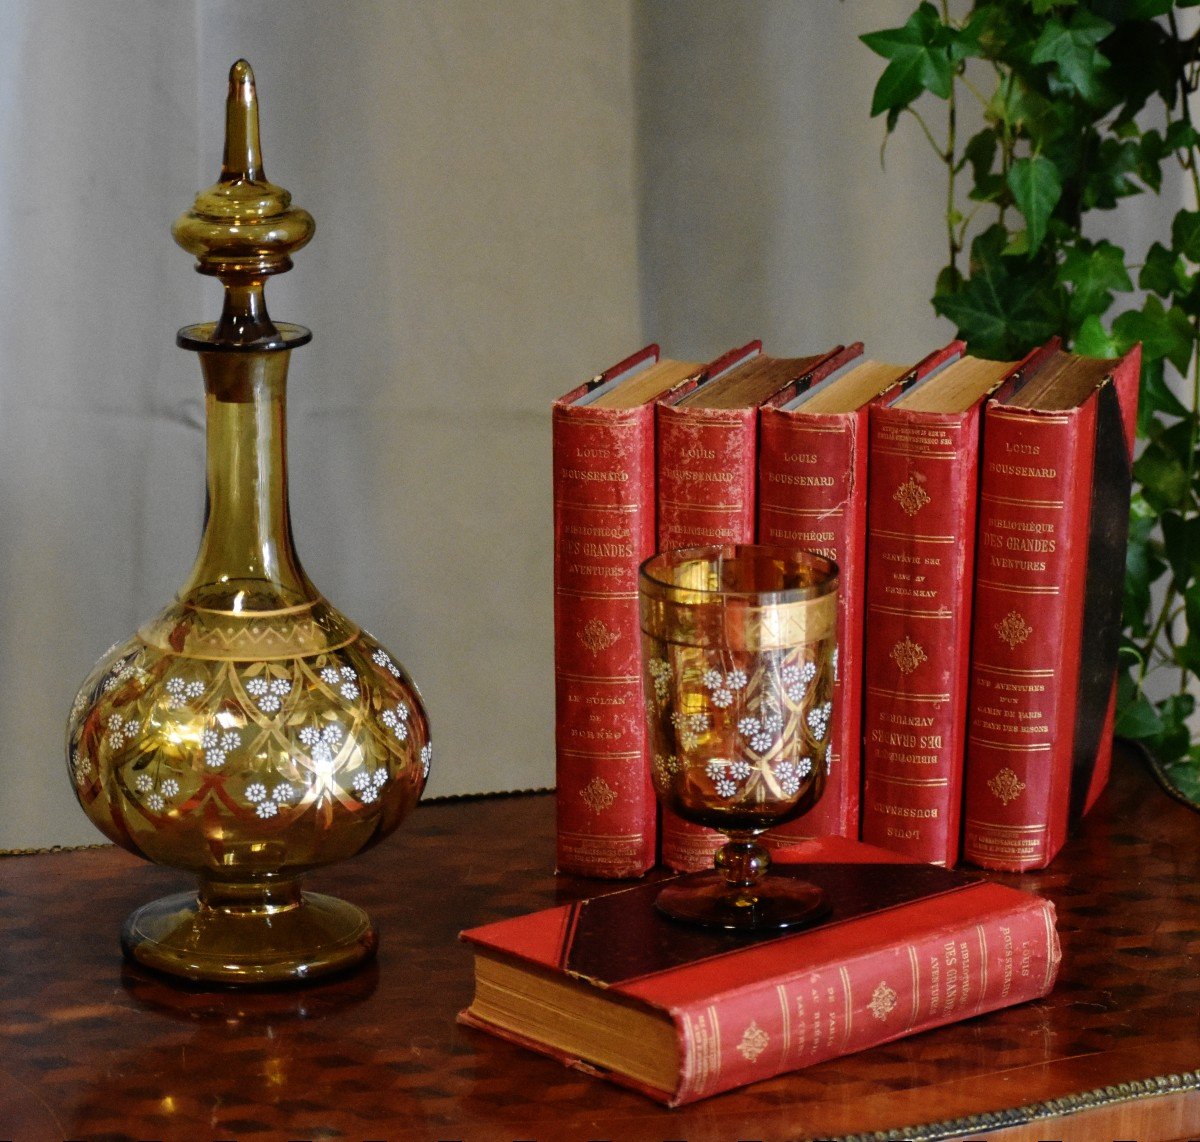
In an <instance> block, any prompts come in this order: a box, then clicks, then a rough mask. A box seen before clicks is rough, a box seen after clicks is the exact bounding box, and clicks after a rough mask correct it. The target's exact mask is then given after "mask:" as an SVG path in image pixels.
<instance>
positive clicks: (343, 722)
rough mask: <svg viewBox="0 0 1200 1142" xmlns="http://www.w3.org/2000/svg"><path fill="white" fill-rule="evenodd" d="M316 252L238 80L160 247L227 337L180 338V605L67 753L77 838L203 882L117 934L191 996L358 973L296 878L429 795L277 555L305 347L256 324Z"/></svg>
mask: <svg viewBox="0 0 1200 1142" xmlns="http://www.w3.org/2000/svg"><path fill="white" fill-rule="evenodd" d="M312 233H313V221H312V218H311V217H310V216H309V215H308V214H307V213H306V212H305V211H303V210H299V209H298V208H296V207H293V206H292V205H291V196H290V195H289V194H288V193H287V191H285V190H283V189H281V188H280V187H277V186H275V185H274V184H272V183H270V182H268V181H267V179H266V175H265V173H264V172H263V169H262V158H261V154H260V151H259V141H258V107H257V100H256V95H255V89H254V77H253V74H252V73H251V71H250V68H249V66H248V65H247V64H246V63H245V62H244V61H239V62H238V63H236V64H235V65H234V67H233V69H232V71H231V73H230V80H229V96H228V101H227V104H226V142H225V159H224V163H223V166H222V170H221V178H220V181H219V182H218V183H217V184H216V185H215V186H213V187H211V188H209V189H208V190H206V191H202V192H201V193H200V194H199V195H198V196H197V198H196V204H195V207H194V208H193V209H192V210H191V211H190V212H188V213H187V214H185V215H184V216H183V217H181V218H180V219H179V220H178V222H176V224H175V227H174V234H175V238H176V241H177V242H179V244H180V245H181V246H183V247H184V248H185V249H186V250H188V251H189V252H190V253H192V254H193V255H195V257H196V259H197V269H198V270H199V271H200V272H201V273H205V274H211V275H213V276H216V277H218V278H220V280H221V281H222V283H223V285H224V287H225V302H224V309H223V312H222V314H221V317H220V319H219V320H218V321H216V322H212V323H208V324H203V325H195V326H189V327H187V328H185V329H182V330H180V332H179V336H178V343H179V344H180V345H181V346H183V347H184V348H186V349H190V350H193V351H195V352H197V353H198V354H199V356H200V365H201V369H202V371H203V374H204V387H205V394H206V412H207V491H208V497H207V511H206V519H205V525H204V533H203V538H202V540H201V543H200V552H199V555H198V557H197V559H196V565H195V567H194V568H193V570H192V573H191V576H190V578H189V579H188V582H187V584H186V585H185V586H184V588H183V590H182V591H181V592H180V594H179V597H178V598H177V599H176V601H175V602H174V603H172V604H171V605H170V606H169V607H167V608H166V609H165V610H164V611H162V613H160V614H159V615H158V616H157V617H155V618H154V619H152V620H151V621H150V622H148V623H146V625H145V626H143V627H142V629H141V630H139V631H138V632H137V634H135V635H134V636H133V637H132V638H130V639H129V640H127V641H126V642H122V643H119V644H118V645H117V646H115V647H113V648H112V649H111V650H110V651H109V652H108V653H107V654H105V655H104V657H103V658H101V660H100V661H99V662H98V663H97V664H96V666H95V667H94V669H93V670H92V672H91V674H90V675H89V676H88V678H87V680H86V681H85V682H84V684H83V687H82V688H81V689H80V691H79V695H78V697H77V698H76V700H75V704H74V706H73V708H72V710H71V716H70V720H69V724H68V733H67V755H68V765H69V767H70V772H71V777H72V780H73V781H74V784H75V789H76V792H77V794H78V797H79V801H80V804H81V805H82V806H83V808H84V810H85V812H86V813H87V814H88V816H89V817H90V818H91V819H92V821H94V822H95V824H96V825H97V826H98V827H99V828H100V829H101V830H102V831H103V832H104V833H105V834H106V835H107V836H109V837H110V838H112V840H114V841H115V842H116V843H117V844H119V845H122V846H123V847H125V848H127V849H129V850H130V851H131V852H134V853H137V854H138V855H139V856H143V857H145V858H146V859H147V860H151V861H155V862H157V863H159V864H165V865H172V866H174V867H177V868H182V869H187V870H188V871H190V872H194V873H195V874H196V875H197V876H198V878H199V889H198V891H197V892H188V893H182V894H179V895H176V896H170V897H166V898H164V899H162V900H157V901H154V902H153V903H150V904H147V905H145V906H144V907H142V908H140V909H138V910H137V911H136V912H134V913H133V915H131V916H130V917H129V918H128V920H127V921H126V923H125V926H124V930H123V933H122V946H123V948H124V950H125V953H126V954H127V955H128V956H129V957H130V958H132V959H133V960H136V961H138V962H140V963H143V964H146V965H148V966H150V967H153V968H156V969H158V970H160V971H164V972H168V973H171V974H175V975H179V976H184V977H186V978H188V979H192V980H198V981H210V982H218V983H235V984H245V983H279V982H287V981H300V980H305V979H311V978H314V977H317V976H320V975H324V974H327V973H329V972H333V971H339V970H344V969H347V968H349V967H351V966H353V965H354V964H357V963H360V962H361V961H362V960H364V959H366V958H367V957H369V956H370V955H371V954H372V953H373V952H374V950H375V943H376V934H375V929H374V927H373V925H372V923H371V921H370V920H369V918H368V917H367V915H366V914H365V913H364V912H363V911H362V910H361V909H359V908H357V907H355V906H354V905H352V904H349V903H347V902H345V901H342V900H338V899H336V898H334V897H329V896H323V895H318V894H316V893H309V892H305V891H302V890H301V883H300V882H301V876H302V874H303V873H304V872H305V871H307V870H309V869H312V868H315V867H317V866H320V865H325V864H329V863H331V862H334V861H339V860H342V859H344V858H345V857H350V856H353V855H354V854H355V853H358V852H361V851H362V850H363V849H365V848H367V847H368V846H370V845H372V844H374V843H375V842H376V841H379V840H380V839H382V838H383V837H385V836H386V835H387V834H388V833H390V832H391V831H392V830H393V829H394V828H395V827H396V826H397V825H398V824H399V823H400V822H401V821H402V820H403V819H404V817H405V816H406V815H407V814H408V813H409V811H410V810H411V809H412V808H413V806H414V805H415V804H416V802H417V799H418V798H419V796H420V794H421V791H422V789H423V788H424V785H425V780H426V778H427V776H428V773H429V762H430V752H431V747H430V742H429V729H428V723H427V720H426V717H425V713H424V710H423V708H422V705H421V701H420V698H419V696H418V694H417V691H416V689H415V687H414V686H413V683H412V681H411V680H410V679H409V677H408V675H407V674H406V673H405V671H404V670H403V669H402V668H401V667H400V666H399V665H398V663H397V662H396V660H395V659H394V658H393V657H392V656H391V655H390V654H389V653H388V652H387V651H386V650H385V649H384V648H383V647H382V646H380V645H379V643H378V642H376V641H375V640H374V639H373V638H372V637H371V636H370V635H368V634H366V633H364V632H363V631H361V630H360V629H359V628H358V627H357V626H356V625H355V624H354V623H353V622H351V621H350V620H349V619H348V618H346V617H345V616H344V615H342V614H341V613H340V612H338V611H337V610H335V609H334V608H333V607H332V606H331V605H330V604H329V603H328V602H326V601H325V599H323V598H322V597H321V595H320V594H319V592H318V591H317V590H316V589H315V588H314V587H313V585H312V583H310V582H309V580H308V577H307V576H306V575H305V573H304V570H303V568H302V567H301V565H300V560H299V559H298V558H297V555H296V550H295V547H294V545H293V542H292V532H291V522H290V519H289V515H288V490H287V449H286V397H285V390H286V384H287V368H288V358H289V356H290V353H291V350H292V349H293V348H296V347H297V346H300V345H303V344H305V343H306V342H307V341H308V340H309V339H310V336H311V335H310V334H309V332H308V330H306V329H303V328H301V327H300V326H296V325H285V324H283V323H278V324H277V323H275V322H273V321H272V320H271V318H270V316H269V314H268V313H267V308H266V303H265V300H264V283H265V281H266V279H267V278H268V277H270V276H271V275H272V274H276V273H280V272H283V271H284V270H287V269H289V268H290V267H291V264H292V263H291V254H292V253H293V252H295V251H296V250H297V249H299V248H300V247H301V246H303V245H304V244H305V243H306V242H307V241H308V240H309V238H310V237H311V236H312Z"/></svg>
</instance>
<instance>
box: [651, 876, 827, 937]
mask: <svg viewBox="0 0 1200 1142" xmlns="http://www.w3.org/2000/svg"><path fill="white" fill-rule="evenodd" d="M655 905H656V907H657V908H658V910H659V911H660V912H663V913H665V914H666V915H667V916H670V917H671V918H672V919H673V920H681V921H683V922H684V923H686V924H697V925H699V926H700V927H703V928H722V929H724V930H725V931H728V932H762V931H769V930H771V929H778V930H783V929H785V928H800V927H803V926H804V925H806V924H814V923H816V921H818V920H820V919H822V918H823V917H825V916H827V915H828V914H829V908H830V904H829V901H828V899H827V898H826V896H825V893H824V892H823V891H822V890H821V889H820V888H818V887H817V886H816V885H815V884H810V883H808V881H806V880H800V879H795V878H793V877H790V876H788V875H787V874H786V873H774V874H773V875H772V876H771V877H769V878H768V879H767V880H766V881H764V882H763V883H762V884H760V885H759V886H758V887H757V888H756V889H755V890H754V893H753V895H752V896H744V895H741V894H738V893H731V892H730V891H729V885H728V884H727V883H726V881H725V878H724V877H723V876H722V875H721V874H720V873H719V872H697V873H692V874H691V875H689V876H685V877H681V878H680V879H679V880H678V881H677V882H675V883H672V884H669V885H667V887H666V888H664V889H663V890H662V891H661V892H660V893H659V894H658V897H657V899H656V900H655Z"/></svg>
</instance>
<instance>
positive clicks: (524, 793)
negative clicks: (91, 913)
mask: <svg viewBox="0 0 1200 1142" xmlns="http://www.w3.org/2000/svg"><path fill="white" fill-rule="evenodd" d="M553 792H554V787H553V786H552V785H543V786H539V787H537V788H534V789H502V790H498V791H496V792H494V793H448V794H446V795H445V796H444V797H426V798H424V799H422V800H421V801H420V802H419V803H418V804H417V808H418V809H420V808H421V806H423V805H453V804H459V803H461V802H464V801H499V800H501V799H502V798H505V797H534V796H538V795H541V794H545V793H553ZM116 847H117V846H116V845H114V844H113V843H112V841H95V842H93V843H92V844H90V845H47V846H46V847H45V848H32V849H0V858H3V857H18V856H45V855H46V854H47V853H80V852H87V851H88V850H89V849H115V848H116Z"/></svg>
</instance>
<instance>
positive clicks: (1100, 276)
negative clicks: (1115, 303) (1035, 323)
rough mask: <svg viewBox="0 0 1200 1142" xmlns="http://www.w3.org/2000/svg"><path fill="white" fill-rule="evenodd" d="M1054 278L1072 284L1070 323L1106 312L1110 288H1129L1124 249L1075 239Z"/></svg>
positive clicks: (1124, 289)
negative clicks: (1075, 241) (1056, 277)
mask: <svg viewBox="0 0 1200 1142" xmlns="http://www.w3.org/2000/svg"><path fill="white" fill-rule="evenodd" d="M1058 280H1059V281H1060V282H1063V283H1066V284H1069V285H1071V286H1073V287H1074V288H1073V289H1072V291H1071V306H1070V311H1069V312H1070V315H1071V320H1072V321H1074V322H1082V321H1083V320H1084V319H1085V318H1086V317H1088V316H1089V315H1093V314H1094V315H1099V314H1102V313H1105V312H1107V310H1108V307H1109V306H1110V305H1112V300H1113V291H1118V292H1121V293H1128V292H1129V291H1130V290H1132V289H1133V281H1132V279H1131V278H1130V277H1129V271H1128V270H1127V269H1126V268H1125V251H1124V250H1122V249H1121V247H1120V246H1114V245H1113V243H1112V242H1108V241H1101V242H1096V243H1094V244H1093V243H1090V242H1085V241H1080V242H1077V243H1076V244H1075V245H1074V246H1072V247H1071V248H1070V249H1069V250H1068V251H1067V253H1066V257H1064V258H1063V261H1062V265H1060V266H1059V268H1058ZM1080 351H1081V352H1082V350H1080ZM1099 355H1101V356H1103V354H1099Z"/></svg>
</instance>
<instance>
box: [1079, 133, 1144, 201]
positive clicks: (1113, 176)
mask: <svg viewBox="0 0 1200 1142" xmlns="http://www.w3.org/2000/svg"><path fill="white" fill-rule="evenodd" d="M1139 161H1140V159H1139V151H1138V145H1137V144H1136V143H1134V142H1131V141H1129V140H1126V141H1125V142H1120V141H1119V140H1117V139H1102V140H1101V141H1100V144H1099V147H1098V150H1097V152H1096V153H1095V154H1093V155H1091V156H1090V157H1089V158H1086V159H1085V163H1084V165H1085V168H1086V169H1085V171H1084V174H1085V176H1086V177H1085V182H1084V190H1083V208H1084V209H1085V210H1093V209H1100V210H1111V209H1112V208H1113V207H1114V206H1116V205H1117V202H1118V200H1119V199H1122V198H1128V197H1129V196H1130V195H1131V194H1140V193H1141V187H1140V186H1138V184H1137V183H1136V182H1134V181H1133V175H1135V174H1136V173H1137V172H1138V164H1139Z"/></svg>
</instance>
